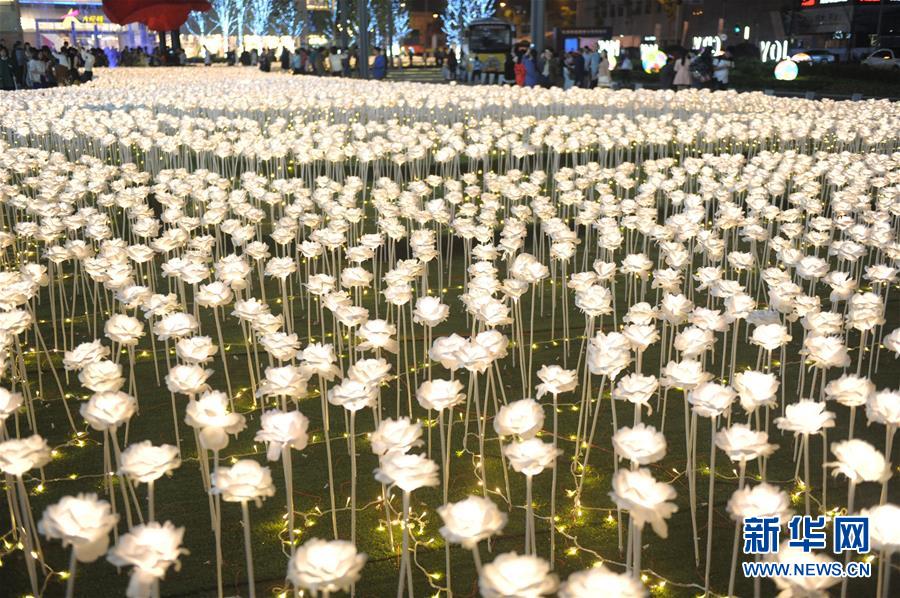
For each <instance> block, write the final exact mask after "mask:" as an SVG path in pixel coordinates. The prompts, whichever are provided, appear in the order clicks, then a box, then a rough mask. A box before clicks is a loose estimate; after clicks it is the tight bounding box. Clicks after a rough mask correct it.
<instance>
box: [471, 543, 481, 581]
mask: <svg viewBox="0 0 900 598" xmlns="http://www.w3.org/2000/svg"><path fill="white" fill-rule="evenodd" d="M472 559H473V560H474V561H475V572H476V573H478V574H479V575H480V574H481V553H480V552H478V544H476V545H475V546H473V547H472Z"/></svg>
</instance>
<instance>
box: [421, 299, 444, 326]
mask: <svg viewBox="0 0 900 598" xmlns="http://www.w3.org/2000/svg"><path fill="white" fill-rule="evenodd" d="M449 315H450V306H449V305H445V304H443V303H441V300H440V299H439V298H437V297H429V296H425V297H419V298H418V299H416V308H415V310H414V311H413V321H414V322H415V323H416V324H421V325H423V326H429V327H432V328H433V327H434V326H437V325H438V324H440V323H441V322H443V321H444V320H446V319H447V316H449Z"/></svg>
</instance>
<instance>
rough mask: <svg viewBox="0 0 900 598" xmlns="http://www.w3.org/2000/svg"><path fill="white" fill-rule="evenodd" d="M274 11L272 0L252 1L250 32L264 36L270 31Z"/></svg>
mask: <svg viewBox="0 0 900 598" xmlns="http://www.w3.org/2000/svg"><path fill="white" fill-rule="evenodd" d="M273 9H274V6H273V3H272V0H250V10H251V14H250V31H252V32H253V34H254V35H264V34H265V33H266V31H267V30H268V29H269V21H270V19H271V17H272V12H273Z"/></svg>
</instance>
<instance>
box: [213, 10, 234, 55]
mask: <svg viewBox="0 0 900 598" xmlns="http://www.w3.org/2000/svg"><path fill="white" fill-rule="evenodd" d="M210 4H211V5H212V12H213V15H214V21H215V24H216V25H217V26H218V27H219V32H220V33H221V34H222V47H223V48H224V51H225V52H228V37H229V36H230V35H231V28H232V25H234V16H235V15H234V12H235V0H211V1H210Z"/></svg>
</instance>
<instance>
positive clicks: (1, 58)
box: [0, 46, 16, 91]
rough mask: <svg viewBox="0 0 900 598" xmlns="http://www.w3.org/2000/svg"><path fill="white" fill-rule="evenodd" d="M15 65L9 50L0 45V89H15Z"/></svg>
mask: <svg viewBox="0 0 900 598" xmlns="http://www.w3.org/2000/svg"><path fill="white" fill-rule="evenodd" d="M15 73H16V67H15V63H14V62H13V60H12V58H10V56H9V51H8V50H7V49H6V47H5V46H0V90H3V91H14V90H15V89H16V75H15Z"/></svg>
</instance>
